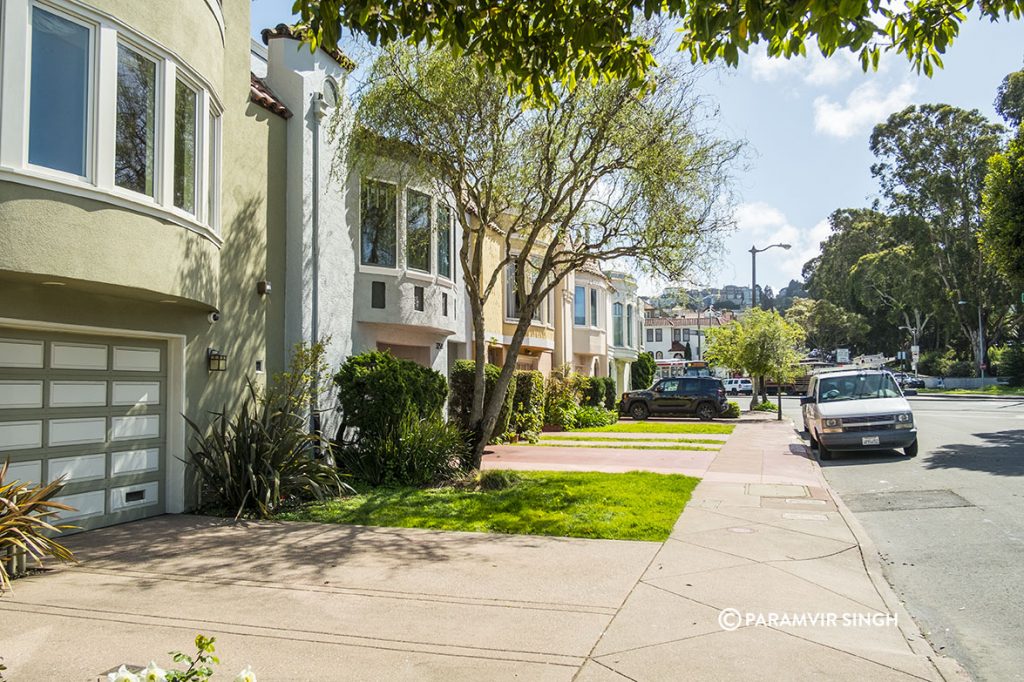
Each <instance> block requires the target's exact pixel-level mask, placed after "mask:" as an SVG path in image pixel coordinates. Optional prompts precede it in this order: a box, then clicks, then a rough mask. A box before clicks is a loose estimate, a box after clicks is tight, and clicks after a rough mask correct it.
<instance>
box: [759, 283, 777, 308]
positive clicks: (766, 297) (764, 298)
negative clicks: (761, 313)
mask: <svg viewBox="0 0 1024 682" xmlns="http://www.w3.org/2000/svg"><path fill="white" fill-rule="evenodd" d="M757 305H759V306H760V307H761V310H775V292H774V291H772V288H771V287H770V286H765V288H764V290H762V291H761V293H760V294H759V295H758V297H757Z"/></svg>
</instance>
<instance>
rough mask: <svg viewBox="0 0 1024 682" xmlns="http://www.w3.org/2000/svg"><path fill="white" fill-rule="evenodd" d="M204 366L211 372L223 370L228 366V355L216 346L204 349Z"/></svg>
mask: <svg viewBox="0 0 1024 682" xmlns="http://www.w3.org/2000/svg"><path fill="white" fill-rule="evenodd" d="M206 368H207V369H208V370H209V371H211V372H224V371H227V368H228V356H227V354H226V353H221V352H220V351H219V350H217V349H216V348H207V349H206Z"/></svg>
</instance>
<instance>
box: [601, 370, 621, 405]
mask: <svg viewBox="0 0 1024 682" xmlns="http://www.w3.org/2000/svg"><path fill="white" fill-rule="evenodd" d="M618 402H619V392H618V390H617V386H616V385H615V377H605V379H604V406H605V409H607V410H614V409H615V406H616V405H617V404H618Z"/></svg>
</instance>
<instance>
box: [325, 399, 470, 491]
mask: <svg viewBox="0 0 1024 682" xmlns="http://www.w3.org/2000/svg"><path fill="white" fill-rule="evenodd" d="M469 454H470V452H469V446H468V445H467V443H466V438H465V434H463V432H462V430H461V429H459V427H458V426H456V425H455V424H451V423H445V422H444V421H443V420H442V419H441V418H440V417H428V418H426V419H420V418H418V417H417V416H416V415H415V414H413V413H407V414H406V415H405V416H404V417H402V419H401V420H400V421H399V422H398V423H397V424H395V425H394V426H393V427H390V428H389V429H388V430H387V431H381V432H373V433H370V434H367V435H366V436H365V437H364V438H362V439H360V441H359V444H358V445H351V444H349V445H345V446H342V447H340V448H339V450H338V463H339V464H340V466H341V467H342V468H343V469H344V470H345V471H347V472H349V473H350V474H352V475H353V476H354V477H356V478H358V479H360V480H363V481H366V482H367V483H369V484H370V485H374V486H378V485H417V486H418V485H427V484H430V483H438V482H442V481H449V480H451V479H453V478H455V477H456V476H457V475H458V474H459V473H461V472H462V471H464V470H465V469H466V468H467V466H468V463H469Z"/></svg>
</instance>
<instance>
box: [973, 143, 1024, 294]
mask: <svg viewBox="0 0 1024 682" xmlns="http://www.w3.org/2000/svg"><path fill="white" fill-rule="evenodd" d="M984 214H985V224H984V226H983V227H982V229H981V244H982V248H983V250H984V252H985V256H986V258H988V260H989V261H990V262H991V263H992V264H993V265H995V267H996V268H997V269H998V270H999V272H1000V273H1001V274H1002V275H1003V276H1004V277H1005V278H1006V279H1007V280H1009V281H1010V282H1012V283H1013V284H1015V285H1016V286H1017V288H1018V289H1020V291H1024V128H1021V129H1020V131H1018V133H1017V137H1016V138H1014V139H1013V140H1011V141H1010V144H1009V147H1008V148H1007V149H1006V151H1005V152H1002V153H1000V154H996V155H995V156H993V157H992V158H991V159H989V162H988V177H987V178H986V181H985V195H984ZM1020 291H1016V292H1014V293H1017V294H1019V293H1020Z"/></svg>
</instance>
